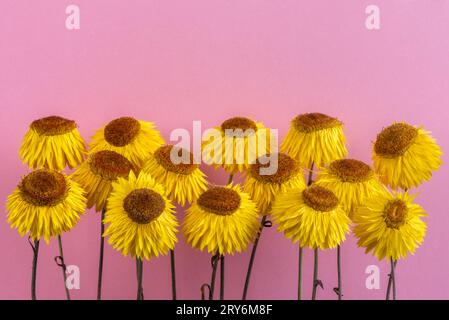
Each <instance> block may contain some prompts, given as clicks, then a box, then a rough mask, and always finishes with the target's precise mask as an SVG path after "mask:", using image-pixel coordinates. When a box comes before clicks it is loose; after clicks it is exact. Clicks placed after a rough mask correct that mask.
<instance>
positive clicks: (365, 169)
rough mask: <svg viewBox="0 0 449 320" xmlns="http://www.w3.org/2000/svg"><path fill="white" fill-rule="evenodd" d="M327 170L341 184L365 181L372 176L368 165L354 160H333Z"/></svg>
mask: <svg viewBox="0 0 449 320" xmlns="http://www.w3.org/2000/svg"><path fill="white" fill-rule="evenodd" d="M329 169H330V172H331V173H333V174H334V175H336V176H337V177H338V178H339V179H340V180H341V181H343V182H362V181H366V180H368V179H370V178H371V177H372V176H373V174H374V172H373V170H372V169H371V167H370V166H369V165H367V164H366V163H364V162H362V161H359V160H354V159H341V160H335V161H333V162H332V163H331V164H330V166H329Z"/></svg>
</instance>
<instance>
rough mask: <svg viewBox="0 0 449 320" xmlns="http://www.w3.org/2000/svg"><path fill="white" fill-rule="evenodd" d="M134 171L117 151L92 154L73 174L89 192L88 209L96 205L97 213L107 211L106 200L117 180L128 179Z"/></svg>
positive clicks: (74, 178) (129, 163)
mask: <svg viewBox="0 0 449 320" xmlns="http://www.w3.org/2000/svg"><path fill="white" fill-rule="evenodd" d="M132 169H133V166H132V164H131V162H130V161H129V160H128V159H126V158H125V157H124V156H122V155H120V154H118V153H117V152H115V151H109V150H103V151H98V152H95V153H92V154H90V155H89V157H88V159H87V160H86V161H84V162H83V163H82V164H81V166H79V167H78V168H77V169H76V171H75V172H74V173H73V174H72V176H71V177H72V179H73V180H75V181H76V182H78V183H79V184H80V185H81V186H82V187H83V188H84V190H86V192H87V207H88V208H92V207H93V206H94V205H95V210H96V211H101V210H103V209H106V200H107V198H108V196H109V194H110V192H111V190H112V182H114V181H116V180H117V178H119V177H122V178H127V177H128V175H129V172H130V171H131V170H132Z"/></svg>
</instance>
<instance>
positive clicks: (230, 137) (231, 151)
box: [202, 117, 275, 174]
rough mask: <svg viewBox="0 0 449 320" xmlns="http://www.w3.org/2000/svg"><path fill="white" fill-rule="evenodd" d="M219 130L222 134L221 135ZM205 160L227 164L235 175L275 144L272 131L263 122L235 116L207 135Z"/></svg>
mask: <svg viewBox="0 0 449 320" xmlns="http://www.w3.org/2000/svg"><path fill="white" fill-rule="evenodd" d="M216 133H218V136H217V134H216ZM204 140H205V141H204V143H203V152H202V154H203V161H204V162H205V163H207V164H210V165H215V168H216V169H218V168H220V167H223V168H224V169H225V170H226V172H228V173H230V174H232V173H237V172H242V171H244V170H245V169H247V168H248V166H249V165H250V164H251V163H252V162H254V161H255V160H256V159H257V158H258V157H260V156H261V155H264V154H267V153H269V151H270V142H271V144H274V143H275V139H274V137H273V136H272V135H271V130H270V129H267V128H265V127H264V125H263V124H262V123H259V122H254V121H253V120H251V119H248V118H244V117H234V118H230V119H227V120H226V121H224V122H223V123H222V124H221V126H219V127H216V128H214V130H212V131H210V132H207V133H206V134H205V138H204Z"/></svg>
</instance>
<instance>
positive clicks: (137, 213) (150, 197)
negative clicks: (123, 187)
mask: <svg viewBox="0 0 449 320" xmlns="http://www.w3.org/2000/svg"><path fill="white" fill-rule="evenodd" d="M123 208H124V209H125V212H126V213H127V214H128V217H129V218H130V219H131V220H132V221H134V222H135V223H138V224H147V223H150V222H151V221H153V220H155V219H157V218H158V217H159V216H160V215H161V214H162V212H163V211H164V209H165V201H164V198H162V196H161V195H160V194H159V193H157V192H154V191H153V190H150V189H145V188H142V189H136V190H133V191H131V192H130V193H129V194H128V195H127V196H126V198H125V200H124V201H123Z"/></svg>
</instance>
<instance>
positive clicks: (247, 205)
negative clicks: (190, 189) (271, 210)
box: [183, 184, 259, 255]
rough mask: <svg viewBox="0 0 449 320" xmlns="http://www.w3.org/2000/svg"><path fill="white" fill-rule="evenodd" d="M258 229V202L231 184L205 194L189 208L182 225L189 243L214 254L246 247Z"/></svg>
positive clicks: (211, 189)
mask: <svg viewBox="0 0 449 320" xmlns="http://www.w3.org/2000/svg"><path fill="white" fill-rule="evenodd" d="M258 228H259V221H258V214H257V209H256V204H255V203H254V202H253V201H251V199H250V198H249V195H248V194H247V193H244V192H241V189H240V187H239V186H238V185H235V186H232V185H231V184H230V185H228V186H226V187H212V188H210V189H209V190H207V191H205V192H204V193H202V194H201V195H200V197H199V198H198V200H197V201H196V202H194V204H193V205H192V206H191V207H190V208H189V209H188V210H187V214H186V217H185V220H184V225H183V231H184V234H185V236H186V239H187V243H189V244H190V245H191V246H192V247H194V248H197V249H200V250H201V251H202V250H204V248H207V251H208V252H209V253H211V254H214V255H215V254H217V253H218V254H220V255H224V254H234V253H235V252H241V251H242V250H246V249H247V247H248V244H249V242H250V241H251V240H253V239H254V237H255V235H256V233H257V230H258Z"/></svg>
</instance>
